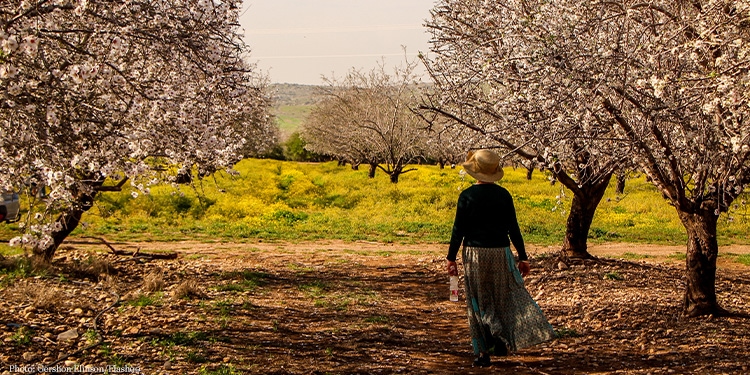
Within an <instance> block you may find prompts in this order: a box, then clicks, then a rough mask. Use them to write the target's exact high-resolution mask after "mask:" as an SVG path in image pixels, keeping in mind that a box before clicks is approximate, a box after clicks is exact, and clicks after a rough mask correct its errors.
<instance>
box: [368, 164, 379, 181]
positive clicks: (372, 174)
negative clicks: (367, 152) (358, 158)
mask: <svg viewBox="0 0 750 375" xmlns="http://www.w3.org/2000/svg"><path fill="white" fill-rule="evenodd" d="M377 169H378V165H377V164H373V163H370V170H369V171H368V172H367V177H369V178H375V171H376V170H377Z"/></svg>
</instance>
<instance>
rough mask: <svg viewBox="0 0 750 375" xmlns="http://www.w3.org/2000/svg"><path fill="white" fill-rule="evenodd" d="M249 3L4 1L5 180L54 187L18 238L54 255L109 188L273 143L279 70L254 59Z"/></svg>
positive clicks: (0, 137) (1, 120)
mask: <svg viewBox="0 0 750 375" xmlns="http://www.w3.org/2000/svg"><path fill="white" fill-rule="evenodd" d="M239 5H240V1H237V0H228V1H219V0H217V1H208V0H162V1H130V0H107V1H103V0H9V1H3V2H2V3H1V4H0V43H1V44H2V52H0V185H1V186H0V187H2V188H3V189H20V188H21V187H22V186H23V184H24V183H28V182H30V181H31V182H37V183H41V184H44V185H46V186H48V188H49V189H50V193H49V199H48V200H47V202H46V210H43V213H40V214H39V215H37V216H36V217H35V218H30V220H29V225H27V227H26V233H25V234H24V235H23V236H22V237H19V238H16V239H14V240H12V244H14V245H23V246H26V247H27V248H30V249H32V250H33V252H34V253H35V254H37V255H41V256H43V257H45V258H47V259H50V258H52V257H53V255H54V252H55V249H56V248H57V246H58V245H59V244H60V243H61V242H62V241H63V240H64V238H65V237H66V236H67V235H68V234H69V233H70V232H71V231H72V230H73V229H75V228H76V226H77V225H78V224H79V221H80V219H81V215H82V214H83V212H85V211H86V210H88V208H90V207H91V205H92V204H93V200H94V197H95V196H96V194H97V193H98V192H101V191H107V190H118V189H119V188H121V187H122V186H123V185H124V184H125V183H127V182H128V181H129V182H130V183H131V184H132V185H133V186H134V187H136V188H137V190H136V191H139V192H141V193H148V186H149V185H151V184H154V183H157V182H159V181H162V180H164V179H168V178H169V177H168V176H165V175H164V174H162V173H159V172H158V171H157V170H156V168H153V166H154V165H157V164H158V163H162V164H168V165H170V167H171V166H177V169H183V170H190V169H192V168H194V167H197V168H198V169H203V170H212V169H216V168H221V167H226V166H231V165H232V164H233V163H234V162H236V161H237V153H236V151H237V150H238V149H239V148H240V147H243V145H246V144H247V143H249V144H251V145H255V146H254V147H255V148H263V147H265V146H266V142H267V140H266V139H265V136H266V134H274V133H273V130H272V128H271V124H270V121H268V106H269V101H268V97H267V94H266V83H265V81H264V80H263V79H261V77H259V76H257V75H256V74H255V73H254V71H253V67H252V66H249V65H247V64H246V63H245V62H244V61H243V55H244V53H246V52H247V48H246V46H245V45H244V43H243V42H242V40H241V39H240V35H239V34H238V33H237V28H238V22H237V19H238V12H239V8H238V6H239ZM238 124H240V125H238ZM246 134H252V136H253V138H246ZM134 194H136V193H134Z"/></svg>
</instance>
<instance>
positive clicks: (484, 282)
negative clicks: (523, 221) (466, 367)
mask: <svg viewBox="0 0 750 375" xmlns="http://www.w3.org/2000/svg"><path fill="white" fill-rule="evenodd" d="M463 167H464V170H465V171H466V173H468V174H469V175H471V176H472V177H474V178H475V179H477V183H476V184H474V185H472V186H471V187H469V188H468V189H466V190H464V191H463V192H461V194H460V196H459V197H458V206H457V207H456V219H455V221H454V223H453V233H452V235H451V242H450V247H449V249H448V256H447V259H448V273H449V274H450V275H457V274H458V270H457V268H456V255H457V254H458V250H459V248H460V247H461V245H462V244H463V253H462V257H463V263H464V277H465V286H466V304H467V307H468V315H469V330H470V331H471V344H472V346H473V347H474V354H475V355H477V356H478V357H477V358H476V359H475V360H474V365H475V366H482V367H484V366H489V365H490V353H491V352H492V353H494V354H495V355H507V353H508V350H510V351H516V350H518V349H521V348H525V347H529V346H532V345H536V344H538V343H541V342H544V341H547V340H550V339H552V338H554V336H555V333H554V331H553V329H552V326H551V325H550V324H549V322H548V321H547V319H546V318H545V317H544V314H543V313H542V310H541V309H540V308H539V306H538V305H537V304H536V302H534V300H533V299H532V298H531V295H529V292H528V291H527V290H526V288H525V287H524V285H523V278H522V277H521V275H523V276H526V275H528V274H529V272H530V269H531V268H530V266H529V262H528V257H527V256H526V250H525V248H524V243H523V237H522V236H521V230H520V228H519V227H518V220H517V218H516V210H515V208H514V207H513V198H512V197H511V196H510V193H508V191H507V190H505V189H504V188H503V187H501V186H499V185H497V184H495V182H496V181H498V180H500V179H501V178H502V177H503V170H502V167H501V166H500V157H499V156H497V154H496V153H494V152H493V151H490V150H479V151H476V152H469V154H468V156H467V158H466V162H465V163H463ZM510 242H513V246H514V247H515V249H516V252H518V259H519V263H518V266H517V268H516V262H515V260H514V259H513V254H512V253H511V251H510ZM519 271H520V272H519Z"/></svg>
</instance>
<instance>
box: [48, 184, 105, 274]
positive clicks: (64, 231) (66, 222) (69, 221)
mask: <svg viewBox="0 0 750 375" xmlns="http://www.w3.org/2000/svg"><path fill="white" fill-rule="evenodd" d="M94 196H96V193H92V194H91V195H85V196H83V197H81V198H79V200H78V205H77V206H75V207H73V208H71V209H69V210H68V211H66V212H63V213H61V214H60V216H58V217H57V220H55V222H57V223H60V225H61V229H60V230H59V231H55V232H52V244H50V245H49V246H47V247H46V248H42V249H38V248H37V249H34V250H33V253H34V256H37V257H41V258H42V260H43V261H45V262H50V261H51V260H52V258H54V256H55V252H56V251H57V248H58V247H60V245H61V244H62V243H63V241H65V239H66V238H68V235H70V233H72V232H73V231H74V230H75V229H76V228H77V227H78V224H80V223H81V217H82V216H83V213H84V212H86V211H88V210H89V209H90V208H91V207H92V206H93V204H94Z"/></svg>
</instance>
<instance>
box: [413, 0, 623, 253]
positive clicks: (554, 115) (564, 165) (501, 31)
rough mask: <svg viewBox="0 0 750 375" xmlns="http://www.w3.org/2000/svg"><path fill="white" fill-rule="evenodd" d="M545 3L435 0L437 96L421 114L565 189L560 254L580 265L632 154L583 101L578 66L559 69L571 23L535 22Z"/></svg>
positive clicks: (584, 76) (431, 64) (583, 74)
mask: <svg viewBox="0 0 750 375" xmlns="http://www.w3.org/2000/svg"><path fill="white" fill-rule="evenodd" d="M542 3H543V2H535V1H504V2H495V1H477V0H443V1H441V2H439V3H438V5H437V6H436V7H435V8H434V9H433V11H432V19H431V20H430V21H429V22H428V23H427V25H426V26H427V28H428V29H429V30H430V31H431V33H432V35H433V37H432V40H431V43H432V46H431V49H432V55H430V56H429V58H427V57H426V56H423V61H424V62H425V65H426V66H427V69H428V72H429V73H430V75H431V76H432V78H433V80H434V82H435V87H434V88H432V89H431V91H432V92H434V93H435V95H432V96H430V99H429V101H427V102H425V103H424V104H423V105H422V106H421V107H422V109H424V110H427V111H430V112H432V113H435V114H438V115H441V116H443V117H445V118H447V119H449V120H451V121H453V122H454V123H455V124H457V125H458V126H462V127H466V128H469V129H471V130H473V131H475V132H476V133H478V134H481V135H482V136H483V137H484V138H485V140H484V142H485V143H486V145H490V146H492V147H498V148H504V149H505V150H506V152H508V153H511V154H516V155H517V156H518V157H520V158H522V159H525V160H527V161H528V163H534V164H536V165H537V166H539V167H541V168H543V169H547V170H549V171H550V172H551V173H552V174H553V178H555V179H557V180H558V181H560V182H561V183H562V184H563V185H564V186H565V187H567V188H568V189H570V190H571V191H572V192H573V201H572V204H571V210H570V212H569V215H568V220H567V227H566V234H565V238H564V241H563V247H562V253H563V254H564V255H566V256H570V257H579V258H586V257H589V256H590V255H589V253H588V251H587V237H588V232H589V229H590V227H591V223H592V221H593V218H594V213H595V210H596V207H597V206H598V204H599V202H600V201H601V199H602V197H603V195H604V192H605V190H606V188H607V186H608V184H609V181H610V179H611V177H612V174H613V173H614V172H615V171H616V170H617V169H618V168H621V166H622V165H623V163H624V162H625V161H626V160H627V159H628V158H629V148H628V147H627V145H625V144H623V142H621V141H620V140H619V139H617V138H616V137H615V135H614V131H613V127H612V123H613V121H612V120H611V119H607V118H602V116H601V115H602V110H601V109H600V108H597V107H596V106H595V105H594V103H591V102H590V101H588V100H585V97H586V93H587V92H588V91H587V90H588V86H587V85H588V84H589V82H590V81H591V80H590V77H589V73H588V72H587V71H586V70H585V61H582V60H579V61H573V62H571V63H569V64H568V65H567V66H561V65H560V64H558V59H559V56H558V54H559V53H560V51H561V50H562V51H564V48H565V46H564V45H563V43H564V42H565V40H563V39H560V38H555V35H557V36H562V35H567V34H565V33H570V32H571V31H572V30H570V28H571V25H570V24H569V23H568V21H567V20H565V19H561V20H557V21H555V22H550V20H549V19H547V18H544V19H537V18H535V17H536V15H535V14H534V13H535V12H536V10H535V7H541V6H542V5H541V4H542ZM549 3H557V2H549ZM566 5H568V6H570V7H573V8H575V6H576V5H574V4H566ZM486 145H485V147H486ZM528 163H527V164H526V165H528V166H530V164H528Z"/></svg>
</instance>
